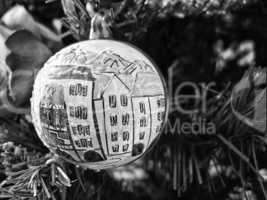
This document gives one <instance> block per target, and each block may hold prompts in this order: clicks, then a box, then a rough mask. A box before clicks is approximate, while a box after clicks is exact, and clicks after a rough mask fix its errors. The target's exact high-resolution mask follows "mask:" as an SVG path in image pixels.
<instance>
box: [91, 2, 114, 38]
mask: <svg viewBox="0 0 267 200" xmlns="http://www.w3.org/2000/svg"><path fill="white" fill-rule="evenodd" d="M99 5H100V0H87V2H86V10H87V12H88V14H89V15H90V17H91V28H90V33H89V40H95V39H105V38H112V33H111V30H110V26H111V22H108V20H107V18H108V17H107V16H106V14H104V15H103V14H101V13H100V12H99Z"/></svg>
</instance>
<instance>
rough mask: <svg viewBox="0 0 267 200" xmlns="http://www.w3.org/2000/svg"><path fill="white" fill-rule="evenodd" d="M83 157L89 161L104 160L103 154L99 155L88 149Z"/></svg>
mask: <svg viewBox="0 0 267 200" xmlns="http://www.w3.org/2000/svg"><path fill="white" fill-rule="evenodd" d="M83 157H84V159H85V160H86V161H88V162H100V161H104V158H102V156H101V155H99V154H98V153H97V152H95V151H86V152H85V153H84V154H83Z"/></svg>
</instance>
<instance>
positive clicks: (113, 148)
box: [32, 41, 167, 169]
mask: <svg viewBox="0 0 267 200" xmlns="http://www.w3.org/2000/svg"><path fill="white" fill-rule="evenodd" d="M94 42H96V41H94ZM102 42H106V43H107V44H108V43H109V41H102ZM117 43H118V47H117V48H109V49H108V50H102V51H96V52H93V51H88V50H86V48H84V47H83V45H79V44H77V45H74V46H71V47H68V48H66V49H63V50H62V51H60V52H59V53H57V54H56V55H55V56H54V57H52V58H51V59H50V60H49V61H48V62H47V63H46V65H45V67H44V68H43V69H42V70H41V72H40V73H39V74H38V76H37V79H36V84H35V87H34V93H33V100H32V104H33V115H34V116H35V117H36V119H35V120H36V122H37V124H39V126H38V127H36V130H37V132H38V134H39V135H40V137H41V139H42V140H43V141H44V143H45V144H46V145H47V146H48V147H49V148H50V149H51V150H52V151H54V152H56V153H57V154H59V155H62V156H63V157H65V158H67V159H69V160H71V161H75V162H78V163H88V167H89V168H96V169H99V168H100V169H104V168H110V167H116V166H119V165H122V164H125V163H128V162H130V161H132V160H134V159H136V158H138V157H139V156H141V155H142V154H143V153H144V152H145V151H146V150H147V149H148V148H149V147H150V146H151V144H152V142H153V141H155V139H156V138H157V137H158V136H159V134H160V133H161V130H162V128H163V125H164V120H165V117H166V110H167V109H166V108H167V102H166V96H165V95H166V94H165V88H164V84H163V81H162V79H161V77H160V76H159V74H158V72H157V71H156V69H155V68H154V66H153V64H152V63H151V62H150V61H149V60H148V59H147V58H146V57H145V56H144V55H142V54H140V52H139V51H138V50H136V49H135V48H133V47H131V46H128V45H127V44H124V43H119V42H115V46H116V44H117ZM82 44H84V43H82ZM88 45H90V41H88ZM113 45H114V44H113ZM121 45H122V46H123V48H126V50H127V49H130V50H131V51H132V52H128V54H127V52H126V51H125V50H123V49H121V48H120V46H121ZM122 51H123V53H121V52H122ZM135 52H137V53H135ZM121 54H125V55H126V56H125V57H124V56H122V55H121ZM137 54H140V55H142V57H140V56H139V55H137ZM136 57H137V58H139V57H140V58H139V59H135V58H136ZM90 163H91V164H90Z"/></svg>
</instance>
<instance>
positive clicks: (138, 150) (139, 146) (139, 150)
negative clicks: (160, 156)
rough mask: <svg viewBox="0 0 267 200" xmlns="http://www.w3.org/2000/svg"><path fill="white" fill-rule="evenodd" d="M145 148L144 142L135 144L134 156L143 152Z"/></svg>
mask: <svg viewBox="0 0 267 200" xmlns="http://www.w3.org/2000/svg"><path fill="white" fill-rule="evenodd" d="M144 149H145V146H144V145H143V144H141V143H139V144H135V145H134V146H133V152H132V156H138V155H140V154H142V153H143V151H144Z"/></svg>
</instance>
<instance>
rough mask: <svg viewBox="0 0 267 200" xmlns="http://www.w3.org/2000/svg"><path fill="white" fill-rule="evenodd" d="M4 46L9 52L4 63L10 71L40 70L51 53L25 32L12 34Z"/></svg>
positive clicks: (30, 34)
mask: <svg viewBox="0 0 267 200" xmlns="http://www.w3.org/2000/svg"><path fill="white" fill-rule="evenodd" d="M6 46H7V47H8V48H9V49H10V50H11V54H10V55H9V56H8V57H7V60H6V61H7V64H8V66H9V67H10V68H11V69H12V70H17V69H40V68H41V67H42V65H43V64H44V62H46V61H47V59H48V58H49V57H50V56H52V52H51V51H50V50H49V49H48V48H47V47H46V46H45V45H44V44H43V43H41V42H40V41H39V40H38V39H37V38H36V37H35V36H34V35H33V34H32V33H30V32H29V31H26V30H20V31H17V32H15V33H14V34H12V35H11V36H10V37H9V38H8V39H7V41H6Z"/></svg>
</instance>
